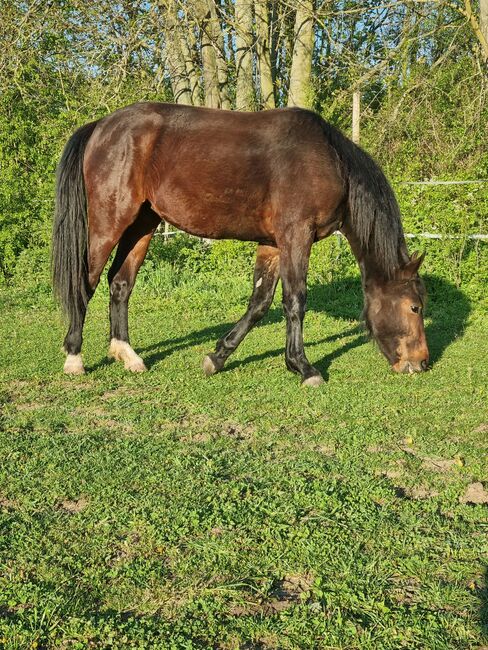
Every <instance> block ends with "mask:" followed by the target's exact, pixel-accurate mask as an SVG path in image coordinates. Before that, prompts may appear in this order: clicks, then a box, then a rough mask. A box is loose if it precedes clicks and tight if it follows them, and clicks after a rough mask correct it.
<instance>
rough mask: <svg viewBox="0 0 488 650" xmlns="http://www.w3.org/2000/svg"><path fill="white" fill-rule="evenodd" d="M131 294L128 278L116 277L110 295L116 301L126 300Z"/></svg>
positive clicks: (111, 284)
mask: <svg viewBox="0 0 488 650" xmlns="http://www.w3.org/2000/svg"><path fill="white" fill-rule="evenodd" d="M129 295H130V286H129V283H128V282H127V280H123V279H117V278H116V279H114V280H112V282H111V283H110V296H111V298H112V300H114V302H117V303H119V302H125V301H126V300H128V298H129Z"/></svg>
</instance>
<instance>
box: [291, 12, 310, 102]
mask: <svg viewBox="0 0 488 650" xmlns="http://www.w3.org/2000/svg"><path fill="white" fill-rule="evenodd" d="M313 27H314V18H313V0H300V5H299V7H298V9H297V13H296V17H295V29H294V43H293V57H292V63H291V72H290V87H289V90H288V106H304V107H309V106H310V105H311V103H312V87H311V83H310V77H311V73H312V54H313V43H314V29H313Z"/></svg>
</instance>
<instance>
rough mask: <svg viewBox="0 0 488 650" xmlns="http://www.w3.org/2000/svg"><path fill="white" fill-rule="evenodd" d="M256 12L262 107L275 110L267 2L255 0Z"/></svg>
mask: <svg viewBox="0 0 488 650" xmlns="http://www.w3.org/2000/svg"><path fill="white" fill-rule="evenodd" d="M254 12H255V15H256V34H257V61H258V67H259V86H260V96H261V106H262V107H263V108H265V109H266V108H274V107H275V97H274V83H273V70H272V67H271V52H270V24H269V13H268V2H267V0H255V4H254Z"/></svg>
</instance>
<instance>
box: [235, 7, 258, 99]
mask: <svg viewBox="0 0 488 650" xmlns="http://www.w3.org/2000/svg"><path fill="white" fill-rule="evenodd" d="M252 6H253V3H252V0H235V32H236V109H237V110H238V111H250V110H252V109H253V108H254V86H253V74H252V68H253V61H252V51H251V47H252V42H253V33H252V22H253V20H252V18H253V17H252Z"/></svg>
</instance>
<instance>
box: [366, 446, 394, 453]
mask: <svg viewBox="0 0 488 650" xmlns="http://www.w3.org/2000/svg"><path fill="white" fill-rule="evenodd" d="M366 451H367V452H368V454H382V453H389V452H391V449H390V448H388V447H386V445H368V446H367V447H366Z"/></svg>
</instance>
